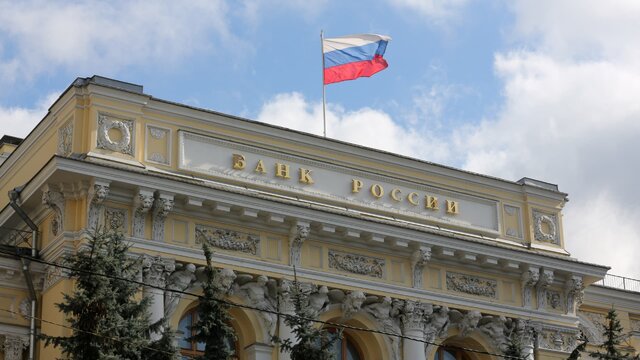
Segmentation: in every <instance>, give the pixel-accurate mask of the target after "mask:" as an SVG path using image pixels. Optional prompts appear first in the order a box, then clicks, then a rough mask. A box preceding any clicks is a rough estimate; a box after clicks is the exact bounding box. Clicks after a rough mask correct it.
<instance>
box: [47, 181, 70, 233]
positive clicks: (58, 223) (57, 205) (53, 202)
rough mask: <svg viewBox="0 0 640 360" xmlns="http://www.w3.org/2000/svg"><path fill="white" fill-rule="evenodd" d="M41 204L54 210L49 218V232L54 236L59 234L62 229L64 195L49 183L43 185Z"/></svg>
mask: <svg viewBox="0 0 640 360" xmlns="http://www.w3.org/2000/svg"><path fill="white" fill-rule="evenodd" d="M42 204H43V205H44V206H46V207H47V208H49V209H51V210H53V212H54V216H53V219H52V220H51V232H52V233H53V235H54V236H57V235H58V234H61V233H62V231H63V230H64V205H65V200H64V195H63V194H62V193H61V192H60V191H57V190H54V189H53V188H52V187H50V186H49V185H45V186H44V188H43V189H42Z"/></svg>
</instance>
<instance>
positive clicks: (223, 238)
mask: <svg viewBox="0 0 640 360" xmlns="http://www.w3.org/2000/svg"><path fill="white" fill-rule="evenodd" d="M205 241H206V242H207V244H208V245H211V246H213V247H215V248H218V249H223V250H230V251H239V252H243V253H247V254H251V255H257V254H258V249H259V245H260V235H258V234H250V233H243V232H239V231H233V230H228V229H219V228H215V227H212V226H206V225H200V224H196V244H202V243H203V242H205Z"/></svg>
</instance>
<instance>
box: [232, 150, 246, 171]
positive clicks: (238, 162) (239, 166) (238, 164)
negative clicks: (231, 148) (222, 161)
mask: <svg viewBox="0 0 640 360" xmlns="http://www.w3.org/2000/svg"><path fill="white" fill-rule="evenodd" d="M231 162H232V163H233V168H234V169H236V170H243V169H244V167H245V166H246V165H247V162H246V161H245V158H244V155H240V154H233V157H232V159H231Z"/></svg>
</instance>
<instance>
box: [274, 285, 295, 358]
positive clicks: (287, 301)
mask: <svg viewBox="0 0 640 360" xmlns="http://www.w3.org/2000/svg"><path fill="white" fill-rule="evenodd" d="M291 286H293V284H292V283H291V281H289V280H286V279H285V280H282V283H281V284H280V289H279V290H280V294H279V295H280V312H282V313H284V314H287V315H295V306H294V304H293V301H292V300H291ZM284 320H285V319H284V317H282V316H281V317H280V324H279V325H280V327H279V330H278V337H279V338H280V341H285V340H290V341H291V343H292V344H295V343H296V342H297V339H296V337H295V335H294V334H293V329H291V327H290V326H289V325H287V324H286V323H285V321H284ZM278 359H280V360H290V359H291V356H290V354H289V353H288V352H282V351H279V353H278Z"/></svg>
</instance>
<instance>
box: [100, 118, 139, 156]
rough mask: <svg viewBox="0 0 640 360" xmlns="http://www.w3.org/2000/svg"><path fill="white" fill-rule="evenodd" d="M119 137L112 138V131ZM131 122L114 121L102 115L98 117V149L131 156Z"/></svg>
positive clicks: (123, 120) (132, 139)
mask: <svg viewBox="0 0 640 360" xmlns="http://www.w3.org/2000/svg"><path fill="white" fill-rule="evenodd" d="M114 130H115V132H118V133H119V135H117V137H116V136H112V135H114V134H113V131H114ZM133 134H134V131H133V120H125V119H116V118H113V117H111V116H107V115H104V114H99V115H98V141H97V142H98V143H97V147H98V148H99V149H104V150H109V151H114V152H119V153H122V154H127V155H131V156H133V143H134V138H133Z"/></svg>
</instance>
